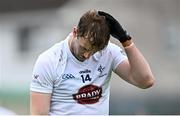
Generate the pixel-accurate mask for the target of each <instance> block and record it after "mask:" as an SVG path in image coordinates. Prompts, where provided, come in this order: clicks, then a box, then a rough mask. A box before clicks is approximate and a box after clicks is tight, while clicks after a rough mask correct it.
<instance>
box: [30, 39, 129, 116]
mask: <svg viewBox="0 0 180 116" xmlns="http://www.w3.org/2000/svg"><path fill="white" fill-rule="evenodd" d="M68 39H69V36H68V37H67V38H66V39H65V40H64V41H62V42H60V43H58V44H56V45H54V46H53V47H52V48H50V49H49V50H47V51H45V52H44V53H42V54H41V55H40V56H39V58H38V60H37V61H36V64H35V66H34V71H33V79H32V82H31V91H35V92H42V93H51V94H52V97H51V106H50V112H49V115H66V114H68V115H79V114H84V115H87V114H88V115H93V114H96V115H99V114H102V115H108V114H109V94H110V86H109V81H110V76H111V72H112V71H113V70H115V68H116V67H117V66H118V64H120V63H121V62H122V61H123V60H125V59H126V58H127V57H126V56H124V55H123V54H122V50H121V49H120V48H119V47H118V46H116V45H115V44H112V43H110V42H109V44H108V46H107V47H106V48H104V49H103V50H101V51H99V52H97V53H95V54H94V55H93V56H91V57H90V58H89V59H87V60H85V61H84V62H80V61H79V60H77V59H76V58H75V57H74V56H73V54H72V53H71V51H70V49H69V46H68Z"/></svg>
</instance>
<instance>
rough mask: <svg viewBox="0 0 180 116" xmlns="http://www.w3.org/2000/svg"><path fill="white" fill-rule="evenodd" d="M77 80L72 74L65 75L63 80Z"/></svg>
mask: <svg viewBox="0 0 180 116" xmlns="http://www.w3.org/2000/svg"><path fill="white" fill-rule="evenodd" d="M73 78H75V77H74V76H73V75H72V74H63V75H62V79H63V80H67V79H73Z"/></svg>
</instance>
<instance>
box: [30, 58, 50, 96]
mask: <svg viewBox="0 0 180 116" xmlns="http://www.w3.org/2000/svg"><path fill="white" fill-rule="evenodd" d="M52 64H53V63H52V62H50V59H49V57H48V56H44V55H43V56H39V58H38V59H37V61H36V63H35V66H34V69H33V75H32V81H31V87H30V90H31V91H35V92H42V93H52V90H53V66H52Z"/></svg>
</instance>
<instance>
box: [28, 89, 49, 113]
mask: <svg viewBox="0 0 180 116" xmlns="http://www.w3.org/2000/svg"><path fill="white" fill-rule="evenodd" d="M50 101H51V94H50V93H38V92H32V91H31V93H30V109H31V111H30V112H31V114H32V115H48V113H49V110H50Z"/></svg>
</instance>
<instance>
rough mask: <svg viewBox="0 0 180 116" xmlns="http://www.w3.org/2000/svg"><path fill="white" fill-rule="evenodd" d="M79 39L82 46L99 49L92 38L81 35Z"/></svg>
mask: <svg viewBox="0 0 180 116" xmlns="http://www.w3.org/2000/svg"><path fill="white" fill-rule="evenodd" d="M78 40H79V45H80V46H81V47H84V48H86V49H88V50H94V49H98V46H95V45H93V42H92V41H91V38H86V37H80V38H78Z"/></svg>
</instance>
